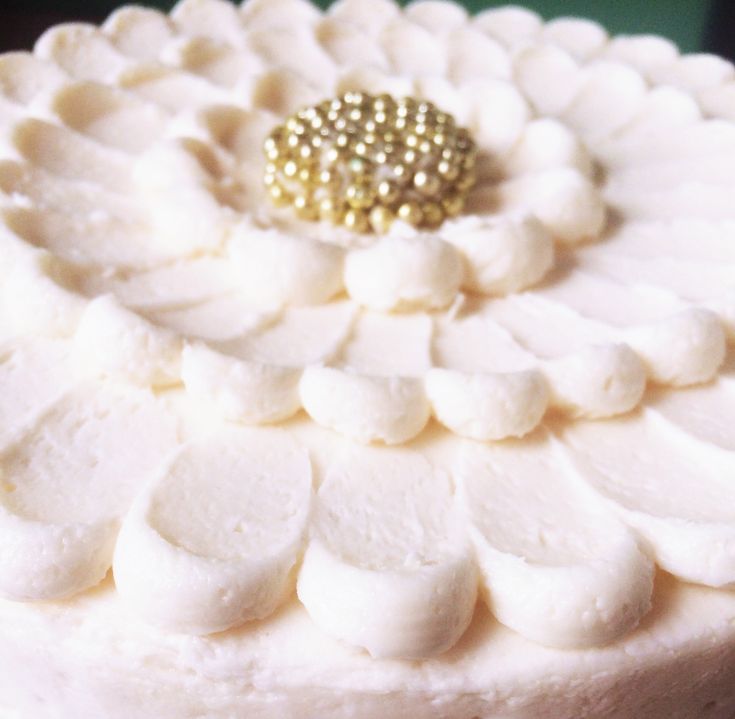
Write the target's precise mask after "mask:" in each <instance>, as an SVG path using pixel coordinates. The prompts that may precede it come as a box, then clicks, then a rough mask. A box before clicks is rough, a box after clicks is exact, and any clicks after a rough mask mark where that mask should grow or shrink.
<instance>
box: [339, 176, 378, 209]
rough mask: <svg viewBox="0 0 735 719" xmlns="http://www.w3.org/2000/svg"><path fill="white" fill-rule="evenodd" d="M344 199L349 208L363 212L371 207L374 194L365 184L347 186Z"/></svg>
mask: <svg viewBox="0 0 735 719" xmlns="http://www.w3.org/2000/svg"><path fill="white" fill-rule="evenodd" d="M345 197H346V198H347V202H348V204H349V205H350V207H354V208H356V209H358V210H365V209H367V208H369V207H372V205H373V203H374V201H375V192H374V191H373V189H372V187H370V185H369V184H368V183H367V182H360V183H355V184H353V185H349V186H348V187H347V189H346V190H345Z"/></svg>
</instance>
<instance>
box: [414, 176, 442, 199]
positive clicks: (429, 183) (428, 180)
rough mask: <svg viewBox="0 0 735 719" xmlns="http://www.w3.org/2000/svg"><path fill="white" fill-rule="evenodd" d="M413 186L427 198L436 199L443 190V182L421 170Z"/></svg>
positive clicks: (415, 177)
mask: <svg viewBox="0 0 735 719" xmlns="http://www.w3.org/2000/svg"><path fill="white" fill-rule="evenodd" d="M413 186H414V187H415V188H416V189H417V190H418V191H419V192H420V193H421V194H422V195H425V196H426V197H435V196H436V195H437V194H438V193H439V191H440V190H441V180H439V178H438V177H437V176H436V175H434V174H429V173H428V172H425V171H424V170H420V171H419V172H417V173H416V174H415V175H414V176H413Z"/></svg>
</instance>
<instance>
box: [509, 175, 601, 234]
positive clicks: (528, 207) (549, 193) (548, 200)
mask: <svg viewBox="0 0 735 719" xmlns="http://www.w3.org/2000/svg"><path fill="white" fill-rule="evenodd" d="M500 192H501V198H502V200H503V201H504V202H505V203H507V204H509V205H510V206H511V207H514V208H518V209H521V210H525V211H530V212H532V213H533V214H534V215H536V217H538V219H539V220H541V222H542V223H543V224H544V225H545V226H546V227H547V229H548V230H549V232H550V233H551V234H552V235H553V236H554V237H555V238H556V239H557V240H559V241H560V242H563V243H564V244H571V245H573V244H576V243H578V242H582V241H584V240H589V239H591V238H594V237H596V236H597V235H599V233H600V232H602V229H603V227H604V225H605V219H606V212H605V205H604V202H603V200H602V198H601V197H600V195H599V193H598V191H597V190H596V189H595V186H594V185H593V184H592V182H590V181H589V180H588V179H587V178H586V177H584V175H582V174H580V173H579V172H578V171H577V170H574V169H572V168H564V169H560V170H547V171H543V172H539V173H536V174H533V175H523V176H522V177H519V178H518V179H515V180H511V181H509V182H506V183H504V184H503V185H502V187H501V188H500Z"/></svg>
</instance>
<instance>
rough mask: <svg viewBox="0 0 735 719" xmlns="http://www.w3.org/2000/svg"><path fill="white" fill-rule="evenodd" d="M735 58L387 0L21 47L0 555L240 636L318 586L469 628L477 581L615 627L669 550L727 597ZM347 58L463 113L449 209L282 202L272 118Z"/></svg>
mask: <svg viewBox="0 0 735 719" xmlns="http://www.w3.org/2000/svg"><path fill="white" fill-rule="evenodd" d="M731 70H732V68H731V66H729V65H728V64H727V63H724V62H723V61H717V60H715V59H713V58H708V57H704V56H700V57H689V58H682V57H679V56H678V54H677V53H676V51H675V49H673V48H671V47H670V46H669V45H668V44H667V43H666V42H665V41H663V40H660V39H656V38H645V37H640V38H618V39H613V40H611V39H609V38H608V37H607V35H606V34H605V33H604V31H603V30H602V29H601V28H599V27H598V26H597V25H595V24H593V23H589V22H585V21H581V20H559V21H555V22H552V23H547V24H545V25H544V24H543V23H541V21H540V20H539V19H538V18H537V17H536V16H534V15H533V14H531V13H528V12H526V11H523V10H520V9H517V8H504V9H498V10H492V11H487V12H484V13H481V14H479V15H478V16H476V17H472V18H470V17H468V16H467V15H466V14H465V13H464V12H463V11H461V10H460V9H459V8H457V7H456V6H454V5H452V4H450V3H446V2H428V1H425V2H417V3H414V4H412V5H411V6H410V7H409V8H408V9H406V10H405V11H401V10H400V9H399V8H398V6H397V5H394V4H393V3H391V2H388V0H341V2H338V3H336V4H335V5H334V6H333V7H332V9H331V10H330V11H329V12H328V13H326V14H322V13H320V12H319V11H317V10H316V9H315V8H313V7H312V6H311V5H310V4H308V3H307V2H305V1H304V0H278V2H276V0H267V1H266V0H248V1H247V2H245V3H243V4H242V5H241V6H239V7H237V6H234V5H231V4H229V3H227V2H224V1H220V0H183V2H181V3H179V4H178V5H177V6H176V8H175V9H174V10H173V11H172V13H171V15H170V16H165V15H162V14H160V13H157V12H155V11H152V10H144V9H142V8H136V7H127V8H122V9H120V10H118V11H117V12H116V13H115V14H114V15H112V16H111V17H110V18H109V19H108V20H107V21H106V22H105V23H104V24H103V25H102V26H101V27H100V28H97V27H92V26H87V25H66V26H59V27H56V28H52V29H51V30H49V31H48V32H47V33H45V34H44V35H43V37H42V38H41V39H40V40H39V41H38V43H37V45H36V48H35V49H34V52H33V53H12V54H9V55H4V56H2V57H0V158H1V159H0V248H1V249H2V253H0V273H1V275H2V280H3V281H2V289H0V293H1V302H0V329H1V330H2V345H1V346H0V350H1V352H0V381H1V382H2V387H3V388H4V392H3V393H0V394H1V396H0V438H2V445H1V446H0V462H1V470H2V474H1V476H0V482H1V483H0V490H1V491H0V534H1V535H2V542H0V593H2V594H3V596H5V597H6V598H8V599H9V600H12V601H22V602H25V601H48V600H62V599H65V598H68V597H73V596H74V595H79V601H80V602H82V601H86V600H84V595H83V594H79V593H83V592H84V590H88V589H89V588H91V587H94V586H95V585H96V584H98V583H99V582H100V581H101V580H102V578H103V577H104V576H105V574H106V573H107V572H108V570H109V569H110V568H111V567H112V569H113V574H114V577H115V582H116V584H117V590H118V591H119V600H118V599H115V600H114V604H115V606H116V607H117V603H118V601H120V602H121V604H122V605H124V606H125V607H126V609H125V611H126V612H130V614H131V616H135V617H138V618H141V619H143V620H146V621H148V622H149V623H151V624H152V625H154V626H159V627H163V628H164V629H166V630H168V631H172V632H176V633H184V634H192V635H200V634H209V633H212V632H220V631H224V630H230V629H233V628H235V627H239V626H240V625H242V628H241V629H238V630H237V631H238V632H241V633H242V635H243V636H245V635H246V634H247V632H248V628H249V627H251V626H253V627H254V626H256V625H255V624H251V623H252V622H255V621H257V620H265V619H267V617H269V616H270V615H274V613H277V612H278V611H296V612H302V610H301V609H288V610H283V609H281V610H279V607H282V606H283V605H284V603H285V604H288V599H289V597H291V598H293V597H298V599H299V600H300V602H301V604H302V605H303V607H305V609H306V611H307V613H308V615H309V617H310V619H311V621H313V622H314V623H315V624H316V625H317V626H318V627H319V628H320V630H321V631H324V632H325V633H326V634H328V635H331V636H332V637H336V638H337V639H339V640H341V641H342V642H344V643H345V644H346V645H349V646H352V647H354V648H355V649H354V651H356V652H360V651H362V650H363V649H364V650H367V652H369V653H370V654H372V655H373V656H374V657H380V658H386V659H394V658H400V659H423V658H426V657H434V656H436V655H438V654H442V653H446V652H451V651H459V650H457V649H456V647H458V646H461V642H462V641H464V640H463V639H462V637H463V634H464V632H465V630H466V628H467V627H468V626H469V625H470V623H471V622H472V621H473V614H476V612H475V601H476V598H477V597H478V596H481V598H482V599H483V601H484V603H485V604H486V606H487V607H488V608H489V609H490V611H491V612H492V613H493V614H494V615H495V617H496V618H497V619H498V620H499V621H500V622H501V623H502V624H504V625H505V626H507V627H510V628H511V629H513V630H514V631H515V632H517V633H518V634H520V635H523V636H524V637H525V638H526V639H530V640H532V641H533V642H536V643H538V644H541V645H547V646H551V647H557V648H574V649H578V648H581V647H592V646H605V645H609V644H611V643H614V642H615V641H616V640H618V639H619V638H620V637H622V636H624V635H627V634H629V633H630V632H631V631H632V630H633V629H634V627H636V626H637V625H638V624H639V623H640V622H641V621H646V620H645V617H646V615H647V613H648V612H649V611H650V607H651V605H652V598H653V600H655V597H656V592H655V590H654V586H653V577H654V572H655V566H656V565H658V566H659V567H660V568H662V569H665V570H666V571H667V572H669V573H671V574H672V575H674V576H676V577H678V578H680V579H682V580H684V581H687V582H694V583H698V584H703V585H707V586H710V587H724V588H726V589H725V590H723V591H724V593H723V595H722V597H721V598H720V599H717V596H718V595H717V594H716V593H715V594H707V593H706V592H704V590H693V591H695V596H699V595H696V592H697V591H702V592H703V595H702V596H704V595H705V594H706V596H708V597H709V596H714V597H715V599H713V600H712V601H714V602H718V601H722V602H723V606H725V605H726V604H727V601H728V600H727V599H725V598H723V597H729V594H728V593H727V588H728V587H730V586H731V585H733V584H735V515H733V513H732V511H730V510H729V507H732V506H733V500H734V499H735V497H733V496H732V495H733V490H732V486H731V485H732V482H729V481H728V478H729V477H730V476H731V474H732V469H733V462H734V461H735V460H734V459H733V458H734V457H735V455H734V454H733V452H734V451H735V446H734V445H733V441H732V432H731V431H730V429H729V428H730V427H731V426H732V425H731V420H732V418H731V417H729V414H728V413H730V414H731V412H730V410H729V409H728V407H731V406H732V401H731V400H732V397H731V395H732V394H733V386H734V385H733V383H734V382H735V379H733V377H732V352H731V349H730V348H729V346H728V343H729V342H730V341H731V340H732V338H733V336H734V335H735V294H733V292H734V288H735V252H734V251H733V247H732V242H731V240H732V232H733V228H735V206H734V205H733V202H732V196H733V187H735V170H733V168H734V167H735V162H734V160H735V125H733V124H732V121H731V120H732V114H730V110H731V104H728V102H727V97H729V96H728V95H727V92H728V88H729V86H730V85H731V84H732V82H733V73H732V72H731ZM347 89H364V90H366V91H369V92H372V93H380V92H390V93H393V94H396V95H405V94H414V95H417V96H421V97H426V98H427V99H429V100H431V101H432V102H434V103H436V104H437V105H438V106H440V107H441V108H444V109H446V110H447V111H448V112H451V113H452V114H454V115H455V117H456V118H457V120H458V122H460V123H462V124H464V125H465V126H467V127H468V128H469V130H470V132H471V133H472V135H473V137H474V138H475V140H476V142H477V143H478V146H479V148H480V160H479V167H478V173H479V179H478V182H477V184H476V186H475V187H474V189H473V191H472V193H471V195H470V198H469V200H468V204H467V208H466V211H465V213H464V214H463V215H462V216H460V217H458V218H456V219H454V220H451V221H447V222H446V223H444V225H442V226H441V227H440V228H438V229H437V230H435V231H432V232H430V233H429V232H417V231H415V230H413V229H412V228H410V227H408V226H406V225H401V224H400V223H399V224H397V225H396V226H394V228H393V230H392V231H391V233H390V234H389V235H387V236H385V237H373V236H364V235H355V234H352V233H350V232H349V231H346V230H344V229H335V228H333V227H331V226H328V225H326V224H324V223H307V222H303V221H299V220H297V219H295V218H294V216H292V215H291V214H290V213H288V212H287V211H283V210H280V209H278V208H275V207H273V206H272V205H271V204H269V203H268V201H267V199H266V197H265V191H264V188H263V186H262V175H263V169H264V163H265V159H264V158H263V156H262V151H261V146H262V142H263V140H264V138H265V137H266V136H267V135H268V133H269V132H270V130H271V129H272V128H273V127H274V126H275V125H276V124H278V123H279V121H280V120H281V119H282V118H283V116H284V115H285V114H287V113H289V112H293V111H294V110H296V109H297V108H298V107H300V106H302V105H305V104H310V103H314V102H318V101H320V100H323V99H325V98H329V97H332V96H334V95H336V94H338V93H339V92H343V91H345V90H347ZM5 388H7V389H5ZM688 408H692V409H691V410H690V409H688ZM274 425H275V426H274ZM385 445H390V446H385ZM621 448H624V450H621ZM113 556H114V562H113ZM184 588H185V591H184ZM110 591H112V590H105V592H106V593H109V592H110ZM676 591H680V590H679V589H677V590H676ZM681 591H684V590H681ZM654 605H655V601H654ZM7 606H12V605H11V604H8V605H7ZM39 606H40V605H39ZM19 611H20V610H19ZM478 611H480V610H478ZM481 611H485V610H484V609H483V610H481ZM723 611H724V610H723ZM299 616H302V614H300V615H299ZM135 621H137V619H136V620H135ZM503 631H505V630H503ZM488 641H492V638H488ZM458 642H459V644H458ZM452 647H455V650H452ZM350 651H353V650H350ZM458 691H459V692H460V693H461V691H463V690H461V689H460V690H458ZM325 716H326V714H325ZM427 716H430V714H427ZM519 716H521V715H520V714H519ZM560 716H562V715H561V714H560ZM682 716H685V715H682Z"/></svg>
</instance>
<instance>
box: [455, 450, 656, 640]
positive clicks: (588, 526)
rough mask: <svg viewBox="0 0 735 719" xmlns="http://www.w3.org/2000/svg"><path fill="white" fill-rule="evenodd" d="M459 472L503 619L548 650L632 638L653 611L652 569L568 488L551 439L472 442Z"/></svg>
mask: <svg viewBox="0 0 735 719" xmlns="http://www.w3.org/2000/svg"><path fill="white" fill-rule="evenodd" d="M458 473H459V477H460V488H461V497H462V501H463V503H464V507H465V512H466V513H467V515H468V519H469V520H470V521H471V522H472V525H471V526H472V531H473V538H474V540H475V546H476V548H477V553H478V560H479V564H480V568H481V570H482V572H483V575H484V578H485V582H486V585H487V591H488V594H487V601H488V603H489V604H490V606H491V608H492V610H493V612H494V614H495V616H496V617H498V619H499V620H500V621H501V622H503V623H504V624H506V625H508V626H510V627H512V628H513V629H515V630H516V631H519V632H520V633H521V634H523V635H524V636H527V637H529V638H531V639H533V640H535V641H538V642H541V643H543V644H551V645H553V646H562V647H564V646H566V647H574V646H577V647H579V646H589V645H594V644H598V643H600V642H605V641H609V640H611V639H613V638H614V637H616V636H619V635H621V634H623V633H625V632H626V631H628V630H629V629H630V628H631V627H632V626H635V625H636V624H637V623H638V622H639V621H640V619H641V617H643V615H644V614H645V613H646V612H647V611H648V610H649V608H650V597H651V592H652V588H653V564H652V562H651V561H650V559H648V558H647V557H646V556H645V554H644V553H643V552H642V551H641V549H639V548H638V546H637V544H636V540H635V538H634V535H633V534H632V533H631V532H630V531H628V530H627V529H626V528H625V527H624V526H623V525H622V524H617V523H616V522H615V521H614V520H612V518H611V517H609V516H608V515H607V514H606V513H605V512H604V510H602V509H601V508H600V507H599V506H598V505H596V504H595V503H594V501H592V500H591V499H590V498H588V497H586V496H585V494H584V493H583V492H580V491H579V489H578V488H577V487H576V486H575V485H574V483H572V482H570V481H569V479H568V477H567V474H568V472H567V470H566V469H565V467H564V466H563V464H562V463H561V462H559V461H558V459H557V458H556V453H555V451H554V449H553V447H552V445H551V444H550V442H549V439H548V438H545V437H543V436H541V437H536V441H535V442H534V443H533V444H531V445H530V446H529V444H525V445H522V446H519V445H515V444H513V443H510V442H509V443H506V444H502V445H495V446H492V447H482V446H480V445H467V446H466V447H464V448H463V451H462V453H461V455H460V464H459V468H458ZM539 476H543V477H544V483H543V486H539V482H538V478H539Z"/></svg>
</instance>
